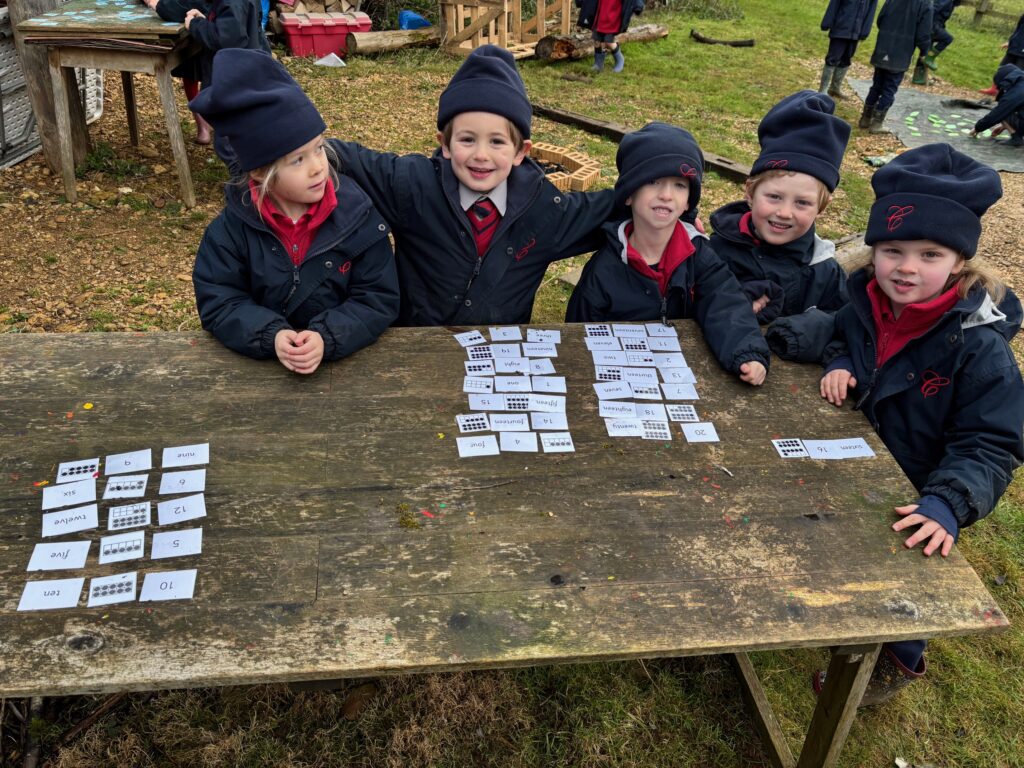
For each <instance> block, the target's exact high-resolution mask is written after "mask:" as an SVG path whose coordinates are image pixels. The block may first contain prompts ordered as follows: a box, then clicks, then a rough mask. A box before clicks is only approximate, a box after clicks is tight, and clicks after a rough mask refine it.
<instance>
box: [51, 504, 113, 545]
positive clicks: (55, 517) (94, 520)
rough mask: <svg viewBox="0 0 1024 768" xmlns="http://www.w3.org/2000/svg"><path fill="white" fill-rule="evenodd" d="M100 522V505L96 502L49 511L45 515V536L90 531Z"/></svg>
mask: <svg viewBox="0 0 1024 768" xmlns="http://www.w3.org/2000/svg"><path fill="white" fill-rule="evenodd" d="M99 524H100V523H99V507H98V506H97V505H96V504H86V505H85V506H83V507H75V508H74V509H62V510H60V511H59V512H47V513H46V514H45V515H43V538H44V539H45V538H47V537H49V536H62V535H64V534H65V533H77V532H78V531H88V530H89V529H91V528H97V527H99Z"/></svg>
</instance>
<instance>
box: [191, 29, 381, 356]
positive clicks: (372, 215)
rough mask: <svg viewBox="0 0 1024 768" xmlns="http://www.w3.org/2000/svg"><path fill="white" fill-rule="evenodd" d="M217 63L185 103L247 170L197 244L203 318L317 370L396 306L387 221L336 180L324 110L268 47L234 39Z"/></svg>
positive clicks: (259, 350) (246, 351) (372, 330)
mask: <svg viewBox="0 0 1024 768" xmlns="http://www.w3.org/2000/svg"><path fill="white" fill-rule="evenodd" d="M214 71H215V74H216V77H215V78H214V79H213V83H212V85H211V86H210V87H209V88H204V89H203V90H202V91H200V93H199V95H198V96H196V98H195V99H193V100H192V102H191V104H189V106H190V107H191V108H192V109H193V110H195V111H196V112H198V113H200V114H201V115H203V117H204V118H206V119H207V120H209V121H210V123H211V124H212V125H213V127H214V129H215V130H216V131H217V135H218V136H221V137H223V138H225V139H227V140H228V141H230V143H231V146H232V148H233V149H234V153H235V162H236V164H237V167H238V169H239V171H240V172H241V173H243V174H244V176H243V177H242V178H240V179H238V180H236V181H234V182H232V183H230V184H228V185H227V187H226V188H225V198H226V205H225V206H224V210H223V211H222V212H221V213H220V215H219V216H217V218H216V219H214V220H213V222H211V223H210V226H209V227H207V228H206V233H205V234H204V235H203V239H202V242H201V243H200V244H199V252H198V253H197V254H196V263H195V268H194V270H193V272H192V282H193V284H194V286H195V291H196V306H197V308H198V309H199V318H200V320H202V323H203V328H205V329H206V330H208V331H210V332H211V333H212V334H213V335H214V336H216V337H217V339H218V340H220V342H221V343H222V344H224V346H226V347H228V348H229V349H233V350H235V351H236V352H240V353H241V354H243V355H248V356H249V357H255V358H259V359H265V358H275V357H276V358H277V359H278V361H280V363H281V365H283V366H284V367H285V368H287V369H288V370H289V371H293V372H295V373H300V374H311V373H313V372H314V371H316V370H317V368H318V367H319V365H320V363H321V362H322V361H324V360H338V359H340V358H342V357H346V356H347V355H350V354H352V353H353V352H356V351H357V350H359V349H362V348H363V347H365V346H367V345H368V344H372V343H373V342H374V341H376V339H377V337H378V336H380V334H381V333H383V332H384V331H385V330H386V329H387V327H388V326H389V325H391V323H392V321H393V320H394V319H395V317H396V316H397V315H398V277H397V275H396V274H395V261H394V255H393V253H392V251H391V244H390V242H388V233H387V229H388V228H387V225H386V224H384V221H383V220H382V219H381V217H380V214H378V213H377V211H375V210H374V208H373V206H372V205H371V204H370V201H369V199H368V198H367V196H366V194H365V193H364V192H363V191H362V190H361V189H359V188H358V187H357V186H356V185H355V183H354V182H353V181H352V180H351V179H347V178H339V176H338V174H337V165H338V163H337V158H336V157H334V156H333V155H332V153H331V152H330V150H329V149H328V148H327V147H326V146H325V143H324V138H323V133H324V130H325V129H326V127H327V126H326V125H325V124H324V121H323V118H321V117H320V113H319V112H317V110H316V107H314V106H313V103H312V102H311V101H310V100H309V99H308V98H307V97H306V94H305V93H303V91H302V89H301V88H300V87H299V85H298V83H296V82H295V81H294V80H293V79H292V77H291V75H289V74H288V72H287V70H285V68H284V67H283V66H281V64H279V63H278V62H277V61H275V60H274V59H273V57H272V56H270V54H266V53H262V52H260V51H248V50H244V49H239V48H227V49H225V50H223V51H219V52H218V53H217V55H216V56H215V57H214Z"/></svg>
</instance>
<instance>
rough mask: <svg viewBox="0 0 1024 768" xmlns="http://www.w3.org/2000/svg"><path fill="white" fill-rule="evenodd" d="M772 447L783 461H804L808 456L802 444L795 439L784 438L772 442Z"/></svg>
mask: <svg viewBox="0 0 1024 768" xmlns="http://www.w3.org/2000/svg"><path fill="white" fill-rule="evenodd" d="M772 445H774V446H775V450H776V451H778V452H779V456H781V457H782V458H784V459H806V458H807V457H808V456H810V454H809V453H808V452H807V449H806V448H804V444H803V443H802V442H800V440H798V439H797V438H795V437H784V438H782V439H781V440H772Z"/></svg>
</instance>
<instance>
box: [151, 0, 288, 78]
mask: <svg viewBox="0 0 1024 768" xmlns="http://www.w3.org/2000/svg"><path fill="white" fill-rule="evenodd" d="M164 2H166V0H164ZM194 2H196V0H175V2H174V3H173V4H170V5H168V9H169V10H168V12H169V13H177V12H178V10H180V9H181V8H182V7H185V6H188V7H196V8H198V9H199V10H201V11H203V13H204V14H205V15H206V18H205V19H194V20H193V21H192V23H191V24H189V25H188V33H189V35H191V36H192V39H194V40H195V41H196V42H198V43H199V45H200V46H202V49H201V50H200V51H199V52H198V53H196V54H195V55H194V56H191V57H189V58H188V59H185V60H184V61H182V62H181V64H179V65H178V66H177V67H175V68H174V71H173V72H171V74H172V75H174V76H175V77H184V78H188V79H189V80H198V81H200V82H201V83H202V87H203V88H207V87H209V85H210V83H211V82H213V55H214V54H215V53H217V51H219V50H220V49H221V48H248V49H250V50H254V51H266V52H267V53H270V43H268V42H267V36H266V35H265V34H264V32H263V26H262V25H261V24H260V14H261V11H260V6H259V3H257V2H255V0H213V2H212V3H210V5H209V8H204V7H203V6H202V5H199V4H195V5H192V3H194ZM157 9H158V12H159V6H157ZM185 9H186V12H187V10H188V8H187V7H186V8H185ZM182 18H184V16H182ZM170 20H171V21H176V20H177V19H170Z"/></svg>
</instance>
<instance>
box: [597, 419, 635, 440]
mask: <svg viewBox="0 0 1024 768" xmlns="http://www.w3.org/2000/svg"><path fill="white" fill-rule="evenodd" d="M604 425H605V428H606V429H607V430H608V436H609V437H643V435H644V424H643V422H642V421H640V419H605V420H604Z"/></svg>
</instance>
